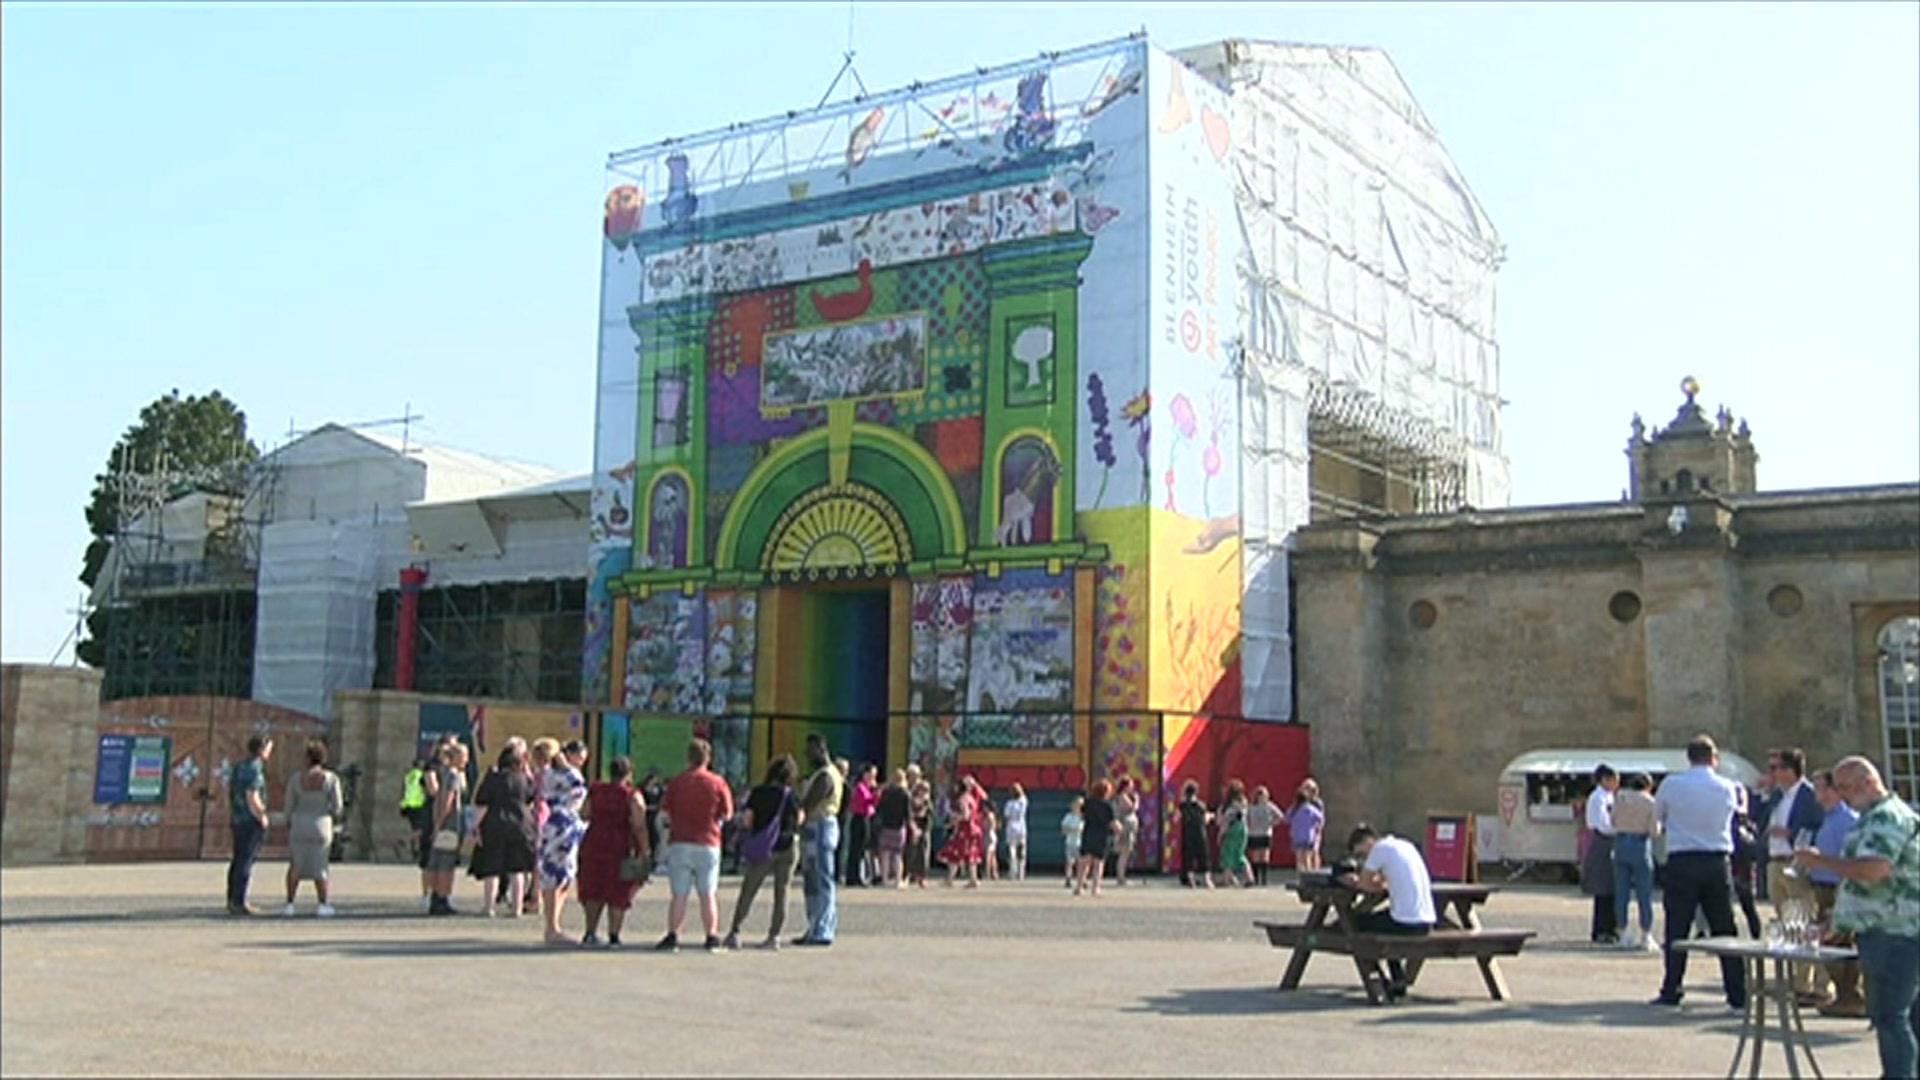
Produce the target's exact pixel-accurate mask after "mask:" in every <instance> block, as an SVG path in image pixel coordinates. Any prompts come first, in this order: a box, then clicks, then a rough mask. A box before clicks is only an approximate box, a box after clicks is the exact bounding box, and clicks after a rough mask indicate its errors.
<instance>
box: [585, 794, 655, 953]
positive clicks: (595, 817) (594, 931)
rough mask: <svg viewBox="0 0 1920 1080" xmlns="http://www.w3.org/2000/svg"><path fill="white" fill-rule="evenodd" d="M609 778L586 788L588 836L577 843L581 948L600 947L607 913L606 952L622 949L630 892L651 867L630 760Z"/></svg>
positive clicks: (642, 809)
mask: <svg viewBox="0 0 1920 1080" xmlns="http://www.w3.org/2000/svg"><path fill="white" fill-rule="evenodd" d="M607 775H608V776H609V778H610V779H607V780H604V781H601V782H599V783H596V784H593V785H592V786H590V787H588V788H587V801H586V805H584V806H583V807H581V814H580V816H581V817H582V818H583V819H585V821H586V823H587V835H586V837H585V838H584V839H582V840H581V841H580V906H581V907H583V908H585V909H586V911H587V933H586V936H585V937H583V938H581V939H580V944H582V945H598V944H599V943H600V913H601V912H603V911H604V912H606V915H607V948H609V949H617V948H619V947H620V927H621V925H622V924H623V923H625V922H626V920H627V909H628V908H630V907H632V906H633V894H634V893H635V892H638V891H639V889H640V887H641V886H642V885H644V884H646V881H647V873H648V871H649V870H651V869H652V866H653V860H652V858H651V855H652V852H651V851H650V850H649V844H648V841H647V804H646V800H645V799H644V798H642V797H641V795H640V792H639V791H638V790H636V789H635V788H634V786H633V762H632V761H630V760H628V759H627V758H624V757H617V758H614V759H613V763H612V764H611V765H609V766H608V767H607Z"/></svg>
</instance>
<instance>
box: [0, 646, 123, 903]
mask: <svg viewBox="0 0 1920 1080" xmlns="http://www.w3.org/2000/svg"><path fill="white" fill-rule="evenodd" d="M99 715H100V673H99V672H98V671H95V670H93V669H91V668H63V667H47V666H44V665H39V664H7V665H5V666H4V667H0V770H3V771H0V815H3V816H0V864H4V865H7V866H20V865H27V864H32V863H48V862H65V861H78V860H80V859H81V858H83V857H84V856H85V854H86V849H87V837H86V822H87V811H88V808H89V805H90V803H91V800H92V795H93V751H94V730H95V726H96V724H97V723H98V720H99Z"/></svg>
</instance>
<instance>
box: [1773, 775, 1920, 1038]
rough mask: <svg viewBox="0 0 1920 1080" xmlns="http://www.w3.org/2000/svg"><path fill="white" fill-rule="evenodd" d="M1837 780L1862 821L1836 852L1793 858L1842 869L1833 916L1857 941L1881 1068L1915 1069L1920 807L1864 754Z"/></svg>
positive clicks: (1919, 1012) (1919, 1025)
mask: <svg viewBox="0 0 1920 1080" xmlns="http://www.w3.org/2000/svg"><path fill="white" fill-rule="evenodd" d="M1833 786H1834V787H1835V788H1837V789H1838V790H1839V792H1840V795H1841V797H1842V798H1844V799H1846V800H1847V804H1848V805H1849V806H1852V807H1853V808H1854V809H1855V810H1858V811H1860V821H1859V823H1858V824H1856V825H1855V826H1854V827H1853V831H1852V832H1850V833H1848V834H1847V841H1846V847H1845V848H1844V850H1843V852H1842V854H1841V855H1840V857H1839V858H1828V857H1826V856H1823V855H1820V854H1819V853H1817V852H1815V851H1812V850H1803V851H1799V852H1796V853H1795V854H1794V862H1795V863H1796V864H1797V865H1798V866H1800V867H1801V868H1802V869H1803V870H1817V871H1825V872H1827V873H1830V874H1834V875H1836V876H1838V877H1839V879H1840V895H1839V898H1838V899H1837V901H1836V903H1835V905H1834V909H1833V924H1834V926H1835V928H1837V929H1840V930H1843V931H1850V932H1852V933H1853V934H1854V938H1855V941H1856V942H1858V945H1859V949H1860V967H1861V968H1862V969H1863V970H1864V971H1865V973H1866V976H1867V1016H1868V1018H1869V1019H1870V1020H1872V1022H1873V1030H1874V1033H1875V1034H1876V1035H1877V1036H1878V1038H1879V1041H1880V1074H1881V1075H1882V1076H1913V1075H1915V1074H1916V1072H1917V1071H1920V814H1915V813H1914V811H1913V808H1912V807H1910V806H1908V805H1907V804H1906V803H1905V802H1904V801H1903V800H1901V799H1900V797H1899V796H1897V795H1894V794H1892V793H1891V792H1889V791H1888V790H1887V787H1886V785H1885V784H1884V783H1882V782H1881V780H1880V773H1879V771H1878V770H1877V769H1875V768H1874V767H1873V763H1872V762H1870V761H1868V760H1867V759H1866V758H1863V757H1850V758H1847V759H1845V760H1843V761H1841V762H1840V764H1838V765H1836V766H1834V767H1833Z"/></svg>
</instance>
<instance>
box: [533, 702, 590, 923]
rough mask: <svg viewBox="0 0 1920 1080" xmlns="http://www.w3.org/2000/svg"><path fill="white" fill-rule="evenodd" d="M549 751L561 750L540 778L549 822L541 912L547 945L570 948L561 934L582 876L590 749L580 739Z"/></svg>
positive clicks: (544, 829)
mask: <svg viewBox="0 0 1920 1080" xmlns="http://www.w3.org/2000/svg"><path fill="white" fill-rule="evenodd" d="M554 741H555V740H553V739H542V740H540V742H541V743H553V742H554ZM547 749H548V752H549V753H551V752H553V751H554V750H555V749H558V751H559V756H558V757H557V758H555V759H554V761H553V763H552V764H551V765H548V766H547V770H546V772H544V773H542V774H540V801H541V802H542V803H544V804H546V807H547V820H546V821H545V822H544V823H543V824H542V825H541V826H540V910H541V912H542V913H543V914H544V915H545V916H546V923H547V925H546V932H547V944H549V945H567V944H571V942H570V941H569V940H568V939H567V937H566V935H564V934H563V933H561V931H560V912H561V909H562V908H563V907H564V906H565V905H566V902H567V889H568V888H569V887H570V886H571V885H572V884H573V881H574V878H576V877H578V876H579V872H580V838H581V837H582V836H583V835H585V833H586V831H587V830H586V824H585V823H584V822H582V821H581V820H580V807H581V805H582V804H584V803H585V802H586V801H587V779H586V777H584V776H582V775H581V773H580V770H581V768H582V767H584V766H585V765H586V763H587V748H586V747H585V746H584V745H582V744H581V743H580V741H579V740H577V739H576V740H574V741H572V742H569V743H568V744H567V745H566V746H565V747H559V748H556V747H553V746H549V747H547Z"/></svg>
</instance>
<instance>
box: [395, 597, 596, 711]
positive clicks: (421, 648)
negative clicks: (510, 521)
mask: <svg viewBox="0 0 1920 1080" xmlns="http://www.w3.org/2000/svg"><path fill="white" fill-rule="evenodd" d="M586 592H587V590H586V582H585V581H584V580H583V579H580V578H572V579H565V580H552V579H550V580H541V581H511V582H488V583H486V584H483V585H455V586H440V587H429V588H425V589H422V590H420V613H419V623H418V638H417V641H418V645H417V646H416V653H415V660H414V684H413V689H414V690H416V691H418V692H420V693H423V694H449V695H453V696H457V697H484V698H504V699H509V700H513V701H550V702H559V703H564V704H574V703H578V701H579V700H580V640H581V637H582V635H583V634H584V633H585V630H586V622H585V619H586V602H587V595H586ZM399 610H400V592H399V591H398V590H393V589H389V590H385V591H383V592H381V594H380V597H379V601H378V603H377V606H376V611H377V614H376V616H375V631H374V639H375V641H376V645H375V650H376V652H375V664H374V676H373V685H374V686H376V687H384V688H392V687H393V686H394V684H395V680H394V674H395V669H396V662H395V655H394V653H395V648H396V640H397V633H396V630H397V627H398V622H399Z"/></svg>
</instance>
